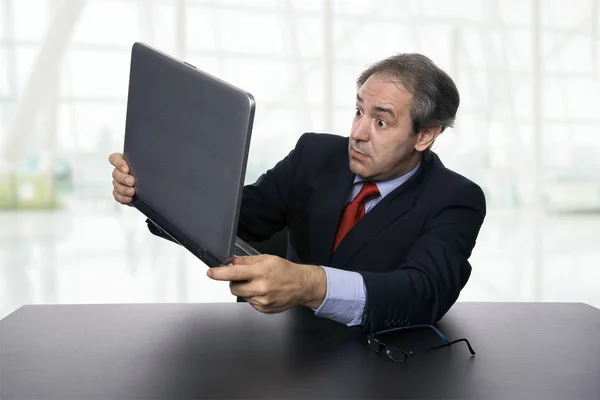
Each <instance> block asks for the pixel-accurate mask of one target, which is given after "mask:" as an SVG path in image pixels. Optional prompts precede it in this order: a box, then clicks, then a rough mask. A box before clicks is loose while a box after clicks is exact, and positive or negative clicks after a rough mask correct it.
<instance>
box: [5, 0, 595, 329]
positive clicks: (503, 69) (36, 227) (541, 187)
mask: <svg viewBox="0 0 600 400" xmlns="http://www.w3.org/2000/svg"><path fill="white" fill-rule="evenodd" d="M599 26H600V0H570V1H569V0H552V1H550V0H544V1H542V0H470V1H468V0H461V1H458V0H455V1H446V0H410V1H401V0H373V1H364V0H360V1H359V0H356V1H351V0H294V1H292V0H279V1H277V0H272V1H266V0H263V1H257V0H237V1H236V0H227V1H225V0H212V1H210V0H88V1H84V0H0V318H1V317H4V316H5V315H7V314H8V313H10V312H12V311H14V310H15V309H16V308H18V307H20V306H21V305H23V304H35V303H50V304H54V303H118V302H210V301H234V298H233V297H232V296H231V295H230V294H229V291H228V286H227V285H226V284H219V283H215V282H212V281H210V280H209V279H208V278H207V277H206V276H205V272H206V267H205V266H203V265H202V264H201V263H200V262H199V261H198V260H197V259H196V258H194V257H193V256H192V255H191V254H189V253H188V252H187V251H185V250H183V249H182V248H179V247H178V246H176V245H173V244H171V243H168V242H166V241H163V240H161V239H158V238H156V237H154V236H152V235H151V234H150V233H148V231H147V230H146V226H145V224H144V218H143V217H142V215H141V214H139V213H138V212H136V210H134V209H131V208H128V207H122V206H119V205H117V204H116V203H115V202H114V200H113V199H112V195H111V191H112V185H111V167H110V165H109V163H108V161H107V157H108V155H109V154H110V153H112V152H114V151H121V149H122V143H123V136H124V121H125V113H126V100H127V85H128V74H129V59H130V50H131V45H132V43H133V42H135V41H144V42H146V43H149V44H151V45H153V46H155V47H157V48H159V49H161V50H163V51H165V52H167V53H170V54H172V55H174V56H177V57H180V58H182V59H184V60H186V61H188V62H190V63H192V64H194V65H196V66H198V67H199V68H201V69H204V70H206V71H208V72H210V73H212V74H214V75H217V76H218V77H220V78H223V79H225V80H228V81H230V82H232V83H234V84H236V85H238V86H241V87H242V88H244V89H246V90H248V91H250V92H252V93H253V94H254V96H255V97H256V99H257V114H256V120H255V125H254V133H253V138H252V148H251V153H250V160H249V166H248V176H247V182H251V181H253V180H255V179H256V178H257V177H258V176H259V174H260V173H261V172H263V171H264V170H265V169H267V168H269V167H271V166H273V164H274V163H275V162H277V161H278V160H279V159H280V158H281V157H283V156H284V155H285V154H287V153H288V152H289V150H290V149H291V148H292V147H293V146H294V144H295V142H296V140H297V139H298V137H299V136H300V135H301V134H302V133H303V132H306V131H317V132H332V133H337V134H340V135H344V136H347V135H348V134H349V128H350V124H351V120H352V117H353V113H354V96H355V79H356V77H357V75H358V74H359V73H360V72H361V70H362V69H363V68H365V67H366V66H367V65H368V64H370V63H372V62H374V61H376V60H378V59H381V58H384V57H387V56H389V55H391V54H393V53H396V52H421V53H424V54H426V55H427V56H429V57H430V58H432V59H433V60H434V61H435V62H436V63H437V64H438V65H439V66H441V67H442V68H443V69H445V70H446V71H447V72H448V73H450V75H451V76H452V77H453V78H454V79H455V81H456V83H457V85H458V88H459V90H460V93H461V99H462V102H461V107H460V109H459V114H458V119H457V124H456V127H455V128H454V129H451V130H449V131H447V132H445V133H444V134H443V135H442V136H441V137H440V138H439V140H438V141H437V143H436V146H435V151H437V152H438V154H439V155H440V156H441V158H442V160H443V161H444V162H445V164H446V165H447V166H448V167H449V168H452V169H454V170H456V171H458V172H460V173H462V174H464V175H466V176H467V177H469V178H471V179H472V180H474V181H475V182H477V183H479V184H480V185H481V186H482V188H483V189H484V191H485V193H486V195H487V201H488V208H489V211H488V216H487V219H486V221H485V223H484V226H483V228H482V231H481V234H480V237H479V240H478V244H477V247H476V248H475V251H474V253H473V256H472V257H471V263H472V265H473V274H472V277H471V280H470V282H469V283H468V285H467V287H466V288H465V289H464V291H463V293H462V295H461V298H460V299H459V300H460V301H578V302H586V303H588V304H592V305H595V306H596V307H600V265H599V264H600V215H599V213H598V211H599V210H600V106H599V104H600V65H599V64H600V55H599V52H600V38H599V35H600V32H599V29H600V28H599Z"/></svg>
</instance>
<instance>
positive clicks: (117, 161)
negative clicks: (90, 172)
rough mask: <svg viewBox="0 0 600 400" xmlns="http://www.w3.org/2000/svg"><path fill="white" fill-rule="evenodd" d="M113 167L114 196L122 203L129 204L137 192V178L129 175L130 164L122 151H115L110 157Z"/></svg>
mask: <svg viewBox="0 0 600 400" xmlns="http://www.w3.org/2000/svg"><path fill="white" fill-rule="evenodd" d="M108 161H109V162H110V163H111V164H112V166H113V167H115V169H113V172H112V177H113V197H114V198H115V200H116V201H118V202H119V203H121V204H126V205H129V203H131V200H133V195H134V194H135V189H134V187H133V186H134V185H135V180H134V179H133V176H131V175H129V166H128V165H127V162H125V159H124V158H123V154H122V153H113V154H111V155H110V156H109V157H108Z"/></svg>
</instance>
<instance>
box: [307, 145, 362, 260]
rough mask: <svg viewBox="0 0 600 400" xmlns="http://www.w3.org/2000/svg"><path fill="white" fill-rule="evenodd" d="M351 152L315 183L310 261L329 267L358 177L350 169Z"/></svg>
mask: <svg viewBox="0 0 600 400" xmlns="http://www.w3.org/2000/svg"><path fill="white" fill-rule="evenodd" d="M348 162H349V160H348V153H347V152H346V153H345V155H340V156H338V157H336V158H334V159H333V160H332V166H331V167H330V168H327V170H326V171H324V172H323V173H322V174H321V175H319V176H318V177H317V178H318V181H317V182H315V184H314V188H315V191H314V194H313V197H312V200H311V202H310V203H311V204H310V205H309V209H310V210H311V212H310V214H309V219H310V221H309V227H310V239H309V240H310V260H311V262H312V263H320V264H322V265H327V264H328V263H329V258H330V256H331V250H332V249H333V242H334V239H335V234H336V232H337V228H338V224H339V221H340V218H341V215H342V211H343V209H344V207H345V205H346V199H347V198H348V194H349V193H350V189H351V187H352V184H353V182H354V174H353V173H352V171H351V170H350V168H349V166H348Z"/></svg>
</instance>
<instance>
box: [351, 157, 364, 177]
mask: <svg viewBox="0 0 600 400" xmlns="http://www.w3.org/2000/svg"><path fill="white" fill-rule="evenodd" d="M349 167H350V171H352V173H354V174H356V175H358V176H361V177H365V176H368V171H367V169H366V168H365V166H364V165H363V164H362V163H361V162H359V161H357V160H354V159H352V158H351V159H350V163H349Z"/></svg>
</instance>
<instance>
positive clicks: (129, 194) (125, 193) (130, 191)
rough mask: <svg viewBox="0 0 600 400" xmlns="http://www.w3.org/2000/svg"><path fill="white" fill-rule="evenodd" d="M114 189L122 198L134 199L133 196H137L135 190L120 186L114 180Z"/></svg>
mask: <svg viewBox="0 0 600 400" xmlns="http://www.w3.org/2000/svg"><path fill="white" fill-rule="evenodd" d="M112 182H113V187H114V188H115V190H116V192H117V193H118V194H120V195H121V196H127V197H133V195H134V194H135V189H134V188H132V187H130V186H125V185H122V184H120V183H119V182H117V181H115V180H114V179H113V181H112Z"/></svg>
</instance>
